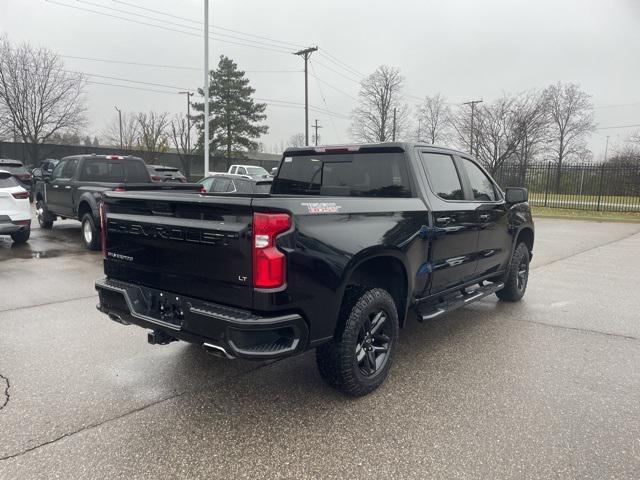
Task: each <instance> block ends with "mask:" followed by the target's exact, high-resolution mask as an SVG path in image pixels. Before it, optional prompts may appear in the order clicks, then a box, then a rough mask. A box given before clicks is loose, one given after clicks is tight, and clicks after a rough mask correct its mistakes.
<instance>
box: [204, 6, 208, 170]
mask: <svg viewBox="0 0 640 480" xmlns="http://www.w3.org/2000/svg"><path fill="white" fill-rule="evenodd" d="M203 143H204V176H205V177H206V176H207V175H209V0H204V142H203Z"/></svg>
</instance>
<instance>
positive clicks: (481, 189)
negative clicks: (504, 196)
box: [462, 158, 498, 202]
mask: <svg viewBox="0 0 640 480" xmlns="http://www.w3.org/2000/svg"><path fill="white" fill-rule="evenodd" d="M462 161H463V163H464V167H465V169H466V171H467V175H468V176H469V183H470V184H471V190H473V199H474V200H478V201H481V202H494V201H496V200H497V199H498V196H497V195H496V190H495V188H494V186H493V182H492V181H491V180H489V177H487V175H486V174H485V173H484V172H483V171H482V170H480V167H478V166H477V165H476V164H475V163H473V162H472V161H471V160H469V159H467V158H463V159H462Z"/></svg>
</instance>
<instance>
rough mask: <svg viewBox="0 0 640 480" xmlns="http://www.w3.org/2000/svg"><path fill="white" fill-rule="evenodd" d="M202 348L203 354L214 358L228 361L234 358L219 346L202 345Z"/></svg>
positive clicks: (211, 344)
mask: <svg viewBox="0 0 640 480" xmlns="http://www.w3.org/2000/svg"><path fill="white" fill-rule="evenodd" d="M202 348H203V349H204V351H205V352H207V353H208V354H209V355H213V356H214V357H220V358H226V359H228V360H233V359H235V358H236V357H235V356H234V355H231V354H230V353H229V352H227V351H226V350H225V348H224V347H221V346H220V345H214V344H213V343H203V344H202Z"/></svg>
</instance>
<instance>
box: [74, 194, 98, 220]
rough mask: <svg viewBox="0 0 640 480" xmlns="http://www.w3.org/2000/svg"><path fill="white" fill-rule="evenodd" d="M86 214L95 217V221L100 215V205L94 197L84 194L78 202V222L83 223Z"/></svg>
mask: <svg viewBox="0 0 640 480" xmlns="http://www.w3.org/2000/svg"><path fill="white" fill-rule="evenodd" d="M85 213H90V214H91V215H93V217H94V220H95V218H96V216H97V214H98V205H97V203H96V200H95V199H94V198H93V196H92V195H89V194H84V195H82V196H81V197H80V199H79V201H78V220H80V221H82V217H84V215H85Z"/></svg>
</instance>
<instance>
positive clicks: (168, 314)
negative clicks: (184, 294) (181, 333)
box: [144, 291, 185, 328]
mask: <svg viewBox="0 0 640 480" xmlns="http://www.w3.org/2000/svg"><path fill="white" fill-rule="evenodd" d="M145 297H146V298H145V300H146V302H145V303H146V304H147V309H146V312H144V314H145V315H146V316H148V317H151V318H154V319H156V320H158V321H160V322H163V323H168V324H170V325H173V326H175V327H178V328H181V327H182V323H183V322H184V311H185V306H184V305H183V302H182V299H181V298H180V297H179V296H177V295H172V294H169V293H165V292H158V291H149V292H146V295H145Z"/></svg>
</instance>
